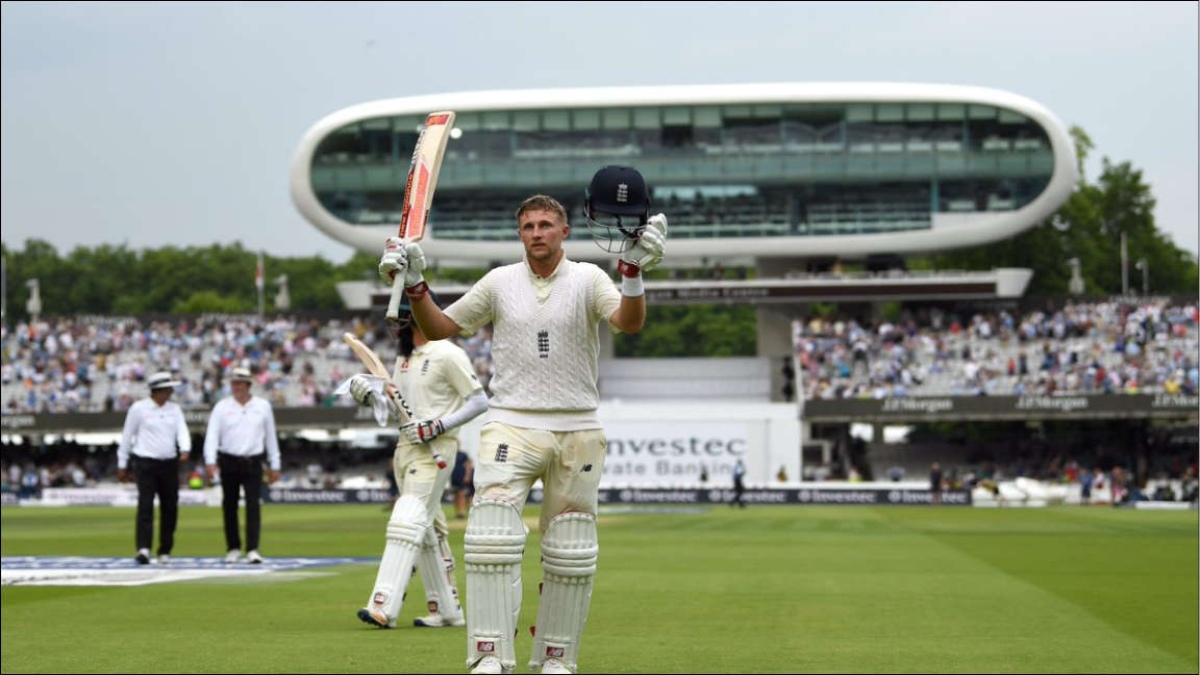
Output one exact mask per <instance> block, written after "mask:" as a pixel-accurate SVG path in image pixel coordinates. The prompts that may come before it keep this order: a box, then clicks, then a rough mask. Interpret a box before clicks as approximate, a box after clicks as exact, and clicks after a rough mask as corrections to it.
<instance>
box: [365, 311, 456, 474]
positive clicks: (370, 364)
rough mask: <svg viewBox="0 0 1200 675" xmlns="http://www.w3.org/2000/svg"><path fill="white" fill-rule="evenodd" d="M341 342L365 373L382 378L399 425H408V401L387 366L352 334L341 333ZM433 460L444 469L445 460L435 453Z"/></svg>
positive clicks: (411, 417)
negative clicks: (398, 414) (363, 367)
mask: <svg viewBox="0 0 1200 675" xmlns="http://www.w3.org/2000/svg"><path fill="white" fill-rule="evenodd" d="M342 341H343V342H345V343H346V344H347V345H350V350H351V351H353V352H354V354H355V356H357V357H358V360H359V361H362V364H363V365H364V366H366V368H367V372H368V373H370V374H372V375H374V376H376V377H382V378H383V380H384V382H385V384H384V386H383V389H384V391H386V392H387V395H388V398H390V399H392V403H395V404H396V409H397V410H399V411H400V423H401V424H408V423H409V422H411V421H412V419H413V412H412V408H410V407H409V406H408V401H405V400H404V396H403V395H402V394H401V393H400V389H399V388H397V387H396V385H395V384H394V383H392V374H391V373H389V372H388V369H387V366H385V365H383V361H381V360H380V359H379V355H378V354H376V353H375V352H373V351H371V348H370V347H368V346H367V345H366V344H364V343H363V341H362V340H359V339H358V338H357V337H356V336H355V335H354V333H342ZM429 451H430V452H433V447H432V446H429ZM433 459H434V461H436V462H437V465H438V468H439V469H444V468H446V460H444V459H442V456H441V455H439V454H438V453H436V452H433Z"/></svg>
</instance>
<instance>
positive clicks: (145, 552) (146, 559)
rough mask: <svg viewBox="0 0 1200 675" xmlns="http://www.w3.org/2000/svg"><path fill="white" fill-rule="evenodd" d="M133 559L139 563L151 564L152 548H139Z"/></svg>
mask: <svg viewBox="0 0 1200 675" xmlns="http://www.w3.org/2000/svg"><path fill="white" fill-rule="evenodd" d="M133 561H134V562H136V563H137V564H139V565H149V564H150V549H148V548H141V549H138V552H137V555H135V556H133Z"/></svg>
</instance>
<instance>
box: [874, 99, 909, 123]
mask: <svg viewBox="0 0 1200 675" xmlns="http://www.w3.org/2000/svg"><path fill="white" fill-rule="evenodd" d="M875 119H876V120H877V121H879V122H901V121H903V120H904V105H903V104H901V103H880V104H879V105H877V106H875Z"/></svg>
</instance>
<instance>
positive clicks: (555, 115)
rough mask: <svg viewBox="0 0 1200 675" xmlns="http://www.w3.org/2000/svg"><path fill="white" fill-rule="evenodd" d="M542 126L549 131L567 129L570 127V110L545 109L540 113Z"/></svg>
mask: <svg viewBox="0 0 1200 675" xmlns="http://www.w3.org/2000/svg"><path fill="white" fill-rule="evenodd" d="M542 128H543V129H547V130H550V131H567V130H569V129H570V128H571V111H570V110H547V111H545V112H543V113H542Z"/></svg>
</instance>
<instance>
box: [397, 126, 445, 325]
mask: <svg viewBox="0 0 1200 675" xmlns="http://www.w3.org/2000/svg"><path fill="white" fill-rule="evenodd" d="M453 128H454V112H453V111H450V110H443V111H441V112H435V113H430V114H429V116H428V117H426V118H425V126H423V127H421V133H420V134H419V135H418V136H417V146H416V147H415V148H413V155H412V163H411V164H410V165H409V167H408V181H407V182H406V183H405V185H404V204H403V205H402V207H401V210H400V234H399V237H400V238H401V239H403V240H405V241H406V242H409V241H420V240H421V238H422V237H424V236H425V229H426V227H427V226H428V225H429V209H430V208H431V207H432V206H433V190H434V188H435V187H437V177H438V171H440V170H441V168H442V157H444V156H445V154H446V143H447V142H449V140H450V130H451V129H453ZM403 293H404V275H403V274H397V275H396V276H395V278H393V279H392V295H391V298H389V299H388V308H387V314H385V316H386V317H387V319H388V321H395V320H396V318H397V316H398V315H399V313H400V298H401V295H402V294H403Z"/></svg>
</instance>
